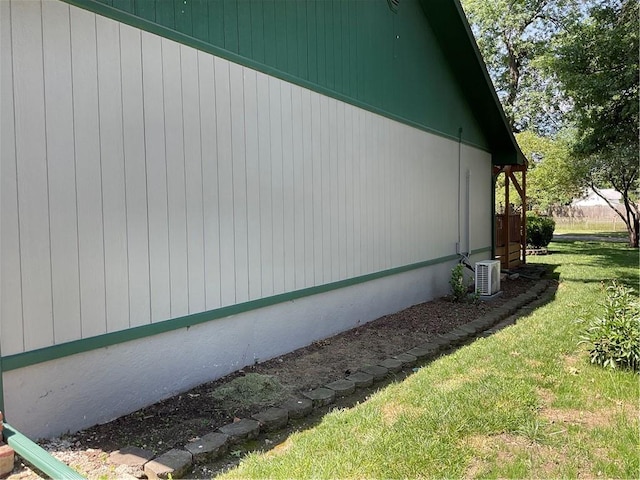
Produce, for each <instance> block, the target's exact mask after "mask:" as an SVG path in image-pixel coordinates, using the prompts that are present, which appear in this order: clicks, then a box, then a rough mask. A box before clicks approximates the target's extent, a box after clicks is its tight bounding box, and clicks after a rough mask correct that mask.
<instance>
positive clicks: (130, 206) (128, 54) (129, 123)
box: [120, 24, 151, 327]
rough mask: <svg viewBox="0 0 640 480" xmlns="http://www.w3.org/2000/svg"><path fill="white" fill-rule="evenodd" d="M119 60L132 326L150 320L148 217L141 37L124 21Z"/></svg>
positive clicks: (130, 318)
mask: <svg viewBox="0 0 640 480" xmlns="http://www.w3.org/2000/svg"><path fill="white" fill-rule="evenodd" d="M120 59H121V60H120V61H121V64H122V70H121V81H122V122H123V134H124V139H123V140H124V168H125V195H126V199H127V205H126V208H127V252H128V254H129V266H128V267H129V324H130V325H131V326H132V327H133V326H137V325H144V324H147V323H149V322H150V321H151V309H150V302H151V296H150V286H149V231H148V223H149V217H148V214H147V212H148V210H147V209H148V206H147V172H146V156H145V145H144V139H145V138H144V137H145V125H144V98H143V90H142V37H141V32H140V30H137V29H134V28H132V27H129V26H127V25H125V24H120Z"/></svg>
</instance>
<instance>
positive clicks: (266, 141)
mask: <svg viewBox="0 0 640 480" xmlns="http://www.w3.org/2000/svg"><path fill="white" fill-rule="evenodd" d="M256 91H257V97H258V152H259V164H260V165H259V166H260V259H261V267H262V273H261V275H262V295H263V296H268V295H273V223H272V197H271V124H270V113H269V77H267V76H266V75H265V74H263V73H257V75H256Z"/></svg>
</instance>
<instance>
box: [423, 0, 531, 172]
mask: <svg viewBox="0 0 640 480" xmlns="http://www.w3.org/2000/svg"><path fill="white" fill-rule="evenodd" d="M420 4H421V5H422V9H423V10H424V12H425V14H426V17H427V21H428V22H429V24H430V26H431V28H432V29H433V31H434V33H435V35H436V38H437V39H438V42H439V44H440V47H441V49H442V51H443V52H444V54H445V56H446V58H447V60H448V63H449V66H450V68H451V70H452V71H453V74H454V76H455V78H456V79H457V81H458V83H459V85H460V87H461V90H462V92H463V94H464V96H465V98H466V100H467V102H468V103H469V105H470V107H471V110H472V111H473V113H474V115H475V116H476V118H477V120H478V124H479V125H480V128H481V129H482V130H483V132H484V134H485V135H486V138H487V142H488V144H489V147H490V149H491V152H492V153H493V159H494V163H495V164H496V165H526V164H527V161H526V158H525V156H524V155H523V153H522V151H521V150H520V147H518V143H517V142H516V139H515V137H514V135H513V132H512V130H511V127H510V126H509V122H508V121H507V117H506V115H505V113H504V110H503V109H502V105H501V103H500V100H499V99H498V95H497V94H496V91H495V88H494V87H493V82H492V81H491V77H490V76H489V72H488V71H487V67H486V65H485V63H484V60H483V59H482V55H481V54H480V50H479V49H478V45H477V44H476V41H475V38H474V36H473V32H472V31H471V27H470V26H469V22H468V21H467V17H466V15H465V13H464V10H463V9H462V5H461V4H460V1H459V0H420Z"/></svg>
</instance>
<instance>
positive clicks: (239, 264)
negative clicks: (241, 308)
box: [229, 63, 249, 303]
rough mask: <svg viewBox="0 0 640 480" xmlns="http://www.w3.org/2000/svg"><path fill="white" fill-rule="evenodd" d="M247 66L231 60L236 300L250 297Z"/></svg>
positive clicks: (244, 300) (244, 299)
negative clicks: (246, 137) (246, 135)
mask: <svg viewBox="0 0 640 480" xmlns="http://www.w3.org/2000/svg"><path fill="white" fill-rule="evenodd" d="M242 70H243V67H241V66H240V65H238V64H235V63H230V64H229V83H230V85H231V92H230V93H231V141H232V149H233V154H232V156H233V227H234V238H235V272H236V277H235V288H236V302H237V303H240V302H246V301H247V300H249V264H248V261H249V260H248V251H247V248H248V238H247V168H246V147H245V126H244V121H245V113H244V82H243V75H242Z"/></svg>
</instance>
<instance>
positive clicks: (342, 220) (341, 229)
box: [334, 102, 348, 279]
mask: <svg viewBox="0 0 640 480" xmlns="http://www.w3.org/2000/svg"><path fill="white" fill-rule="evenodd" d="M336 106H337V112H336V116H337V120H336V123H335V127H334V128H336V130H337V134H338V135H337V137H338V138H337V142H338V143H337V148H338V155H337V160H338V170H337V175H338V217H337V218H336V220H337V222H338V240H339V248H338V258H339V259H340V265H339V267H340V268H339V278H340V279H344V278H347V262H348V257H347V222H346V211H345V208H346V194H347V193H346V188H347V185H346V183H345V181H346V178H345V177H346V173H347V169H346V162H347V159H346V155H345V122H344V110H345V104H344V103H343V102H337V105H336Z"/></svg>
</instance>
